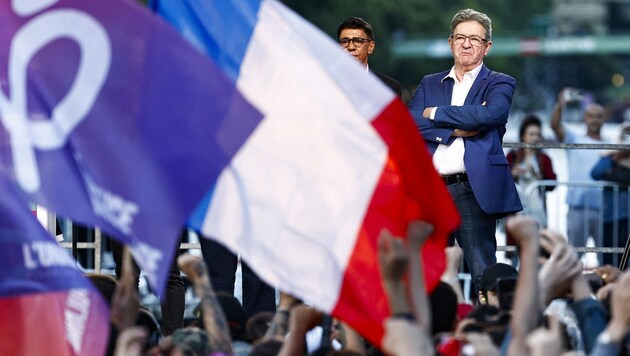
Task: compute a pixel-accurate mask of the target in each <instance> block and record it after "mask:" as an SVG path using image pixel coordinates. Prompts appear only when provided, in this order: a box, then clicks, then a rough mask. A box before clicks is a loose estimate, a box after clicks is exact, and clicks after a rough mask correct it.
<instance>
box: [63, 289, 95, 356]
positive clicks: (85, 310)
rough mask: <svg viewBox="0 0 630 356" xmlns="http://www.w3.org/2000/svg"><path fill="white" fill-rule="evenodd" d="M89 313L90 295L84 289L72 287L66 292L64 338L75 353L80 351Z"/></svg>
mask: <svg viewBox="0 0 630 356" xmlns="http://www.w3.org/2000/svg"><path fill="white" fill-rule="evenodd" d="M89 314H90V297H89V296H88V291H87V290H86V289H72V290H70V292H69V293H68V300H67V301H66V310H65V311H64V320H65V325H66V340H68V342H69V343H70V345H71V346H72V349H73V350H74V353H75V354H77V355H78V354H80V353H81V345H82V343H83V335H84V334H85V326H86V325H87V320H88V316H89Z"/></svg>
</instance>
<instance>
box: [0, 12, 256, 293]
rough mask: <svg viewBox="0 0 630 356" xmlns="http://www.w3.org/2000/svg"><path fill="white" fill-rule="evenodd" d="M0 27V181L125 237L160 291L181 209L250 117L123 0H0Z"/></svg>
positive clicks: (221, 163)
mask: <svg viewBox="0 0 630 356" xmlns="http://www.w3.org/2000/svg"><path fill="white" fill-rule="evenodd" d="M0 23H2V30H0V180H2V181H5V182H10V183H11V184H14V185H15V186H16V187H18V188H19V189H20V192H21V195H22V197H23V199H25V200H26V201H31V202H35V203H37V204H40V205H43V206H45V207H46V208H48V209H50V210H52V211H54V212H56V213H57V214H58V215H61V216H64V217H66V218H69V219H71V220H73V221H76V222H80V223H83V224H86V225H89V226H98V227H100V228H101V229H102V230H103V231H104V232H106V233H107V234H109V235H111V236H114V237H115V238H117V239H120V240H121V241H122V242H124V243H128V244H130V245H131V246H132V249H133V253H134V256H135V257H136V261H137V262H138V264H139V265H140V267H141V269H142V270H143V271H144V272H145V273H146V274H147V276H148V280H149V283H150V285H151V286H152V287H153V289H154V290H155V291H156V292H157V293H158V294H161V291H162V288H163V286H164V281H165V276H166V275H167V273H168V270H169V268H170V263H171V261H172V255H173V251H174V249H175V247H176V245H177V238H178V236H179V232H180V230H181V229H183V228H184V227H185V223H186V220H187V217H188V215H189V214H190V212H191V211H192V209H193V208H194V206H195V205H196V204H197V203H198V201H199V200H200V199H201V197H202V196H203V194H204V193H205V192H207V191H208V190H209V189H210V188H211V187H212V186H213V184H214V183H215V182H216V180H217V177H218V176H219V174H220V173H221V171H222V170H223V168H224V167H225V166H226V165H227V164H228V163H229V162H230V161H231V160H232V158H233V156H234V155H235V154H236V152H237V151H238V150H239V148H240V147H241V145H242V143H243V141H245V140H246V139H247V137H248V136H249V135H250V134H251V133H252V131H253V130H254V129H255V128H256V126H257V125H258V123H259V122H260V120H261V115H260V113H258V112H257V111H256V110H255V109H253V108H252V106H251V105H249V104H248V103H247V101H246V100H244V98H243V97H242V96H241V94H239V92H238V91H237V90H236V88H235V87H234V84H233V83H232V81H230V80H229V78H228V77H227V76H226V75H225V74H223V71H222V70H220V68H219V67H218V66H216V65H215V64H214V63H213V62H212V61H211V60H209V59H208V58H207V57H206V56H204V55H203V54H202V53H200V52H199V51H198V50H196V49H195V48H193V47H192V46H191V45H190V44H188V43H187V42H186V41H185V40H183V39H182V38H181V36H180V35H179V34H178V33H177V32H176V31H175V30H174V29H173V28H172V27H171V26H169V25H168V24H166V23H165V22H164V21H162V20H161V19H159V18H157V17H156V16H155V15H154V14H152V13H151V12H150V11H147V9H146V8H143V7H142V6H141V5H139V4H136V3H135V2H133V1H125V0H92V1H76V0H38V1H25V0H13V1H2V2H0Z"/></svg>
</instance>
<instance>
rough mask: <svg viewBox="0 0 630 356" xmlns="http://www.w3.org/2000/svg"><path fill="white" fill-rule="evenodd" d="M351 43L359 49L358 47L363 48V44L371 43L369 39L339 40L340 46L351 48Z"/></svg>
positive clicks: (346, 38) (345, 38)
mask: <svg viewBox="0 0 630 356" xmlns="http://www.w3.org/2000/svg"><path fill="white" fill-rule="evenodd" d="M350 42H352V44H353V45H354V46H355V47H357V48H358V47H361V46H363V44H365V43H366V42H370V40H369V39H367V38H362V37H352V38H348V37H344V38H342V39H340V40H339V44H340V45H341V46H342V47H348V46H350Z"/></svg>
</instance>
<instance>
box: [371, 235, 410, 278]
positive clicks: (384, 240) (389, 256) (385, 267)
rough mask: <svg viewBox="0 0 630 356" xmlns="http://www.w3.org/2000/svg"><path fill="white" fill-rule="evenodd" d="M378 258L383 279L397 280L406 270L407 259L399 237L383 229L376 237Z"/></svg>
mask: <svg viewBox="0 0 630 356" xmlns="http://www.w3.org/2000/svg"><path fill="white" fill-rule="evenodd" d="M378 259H379V264H380V266H381V274H382V275H383V280H385V281H388V282H398V281H400V279H401V278H402V276H403V275H404V274H405V272H407V267H408V265H409V259H408V257H407V254H406V253H405V246H404V244H403V241H402V240H401V239H398V238H395V237H394V236H392V234H391V233H390V232H389V231H388V230H387V229H383V230H382V231H381V234H380V236H379V239H378Z"/></svg>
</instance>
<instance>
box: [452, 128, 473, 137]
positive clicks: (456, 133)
mask: <svg viewBox="0 0 630 356" xmlns="http://www.w3.org/2000/svg"><path fill="white" fill-rule="evenodd" d="M478 134H479V131H473V130H470V131H467V130H460V129H455V130H453V133H452V134H451V136H453V137H472V136H477V135H478Z"/></svg>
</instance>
